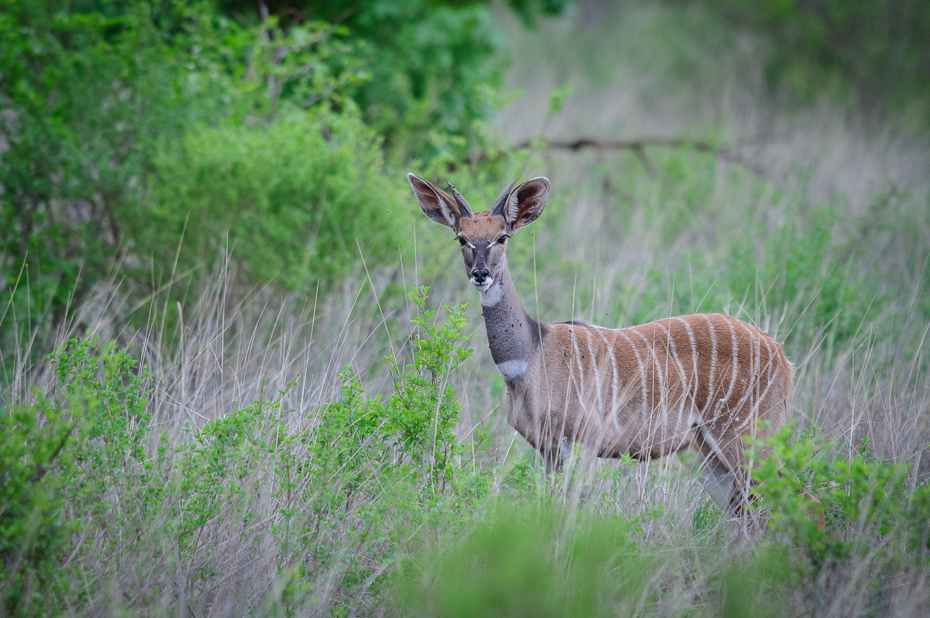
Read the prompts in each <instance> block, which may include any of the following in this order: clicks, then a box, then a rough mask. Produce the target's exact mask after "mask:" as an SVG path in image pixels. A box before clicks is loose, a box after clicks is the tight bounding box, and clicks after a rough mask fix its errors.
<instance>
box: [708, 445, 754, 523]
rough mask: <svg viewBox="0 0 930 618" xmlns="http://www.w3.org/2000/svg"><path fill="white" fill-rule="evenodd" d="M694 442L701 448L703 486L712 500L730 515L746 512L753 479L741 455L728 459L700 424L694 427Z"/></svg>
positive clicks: (741, 516)
mask: <svg viewBox="0 0 930 618" xmlns="http://www.w3.org/2000/svg"><path fill="white" fill-rule="evenodd" d="M694 445H695V447H696V448H697V450H698V451H700V453H701V455H702V458H703V462H702V463H701V471H702V472H703V478H702V481H703V484H704V489H705V490H706V491H707V493H709V494H710V496H711V498H712V499H713V501H714V502H715V503H716V504H717V506H718V507H720V510H722V511H724V512H725V513H727V514H728V515H730V516H732V517H736V518H738V519H740V520H743V519H746V517H747V516H748V514H749V513H748V507H749V505H750V504H751V502H752V501H753V493H752V481H751V479H750V476H749V472H748V470H746V469H745V467H744V465H743V464H744V463H745V462H743V461H742V458H736V457H732V458H733V459H737V461H734V462H731V461H729V460H728V458H727V456H726V453H724V452H723V451H722V450H721V449H720V446H719V445H718V444H717V441H716V440H714V438H713V436H712V435H711V434H710V433H709V432H708V430H707V429H705V428H703V427H698V428H696V429H695V438H694Z"/></svg>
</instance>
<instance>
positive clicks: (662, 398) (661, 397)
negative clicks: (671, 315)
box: [632, 328, 668, 423]
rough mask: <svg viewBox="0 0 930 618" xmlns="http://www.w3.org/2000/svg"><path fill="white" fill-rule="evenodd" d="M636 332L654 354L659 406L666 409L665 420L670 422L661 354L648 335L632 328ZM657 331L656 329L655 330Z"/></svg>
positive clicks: (648, 350) (650, 352)
mask: <svg viewBox="0 0 930 618" xmlns="http://www.w3.org/2000/svg"><path fill="white" fill-rule="evenodd" d="M632 330H633V332H634V333H636V334H637V335H639V338H640V339H642V340H643V343H645V344H646V351H647V352H648V353H649V354H651V355H652V362H653V364H654V365H655V368H656V375H658V376H659V406H660V407H662V408H663V409H664V412H665V417H666V418H665V421H664V422H666V423H667V422H668V406H666V405H665V395H666V393H665V376H664V375H663V373H662V367H661V366H660V365H659V356H658V355H657V354H656V351H655V348H653V347H651V346H650V345H649V340H648V339H646V335H644V334H642V333H641V332H639V331H638V330H636V328H634V329H632ZM653 332H655V330H653Z"/></svg>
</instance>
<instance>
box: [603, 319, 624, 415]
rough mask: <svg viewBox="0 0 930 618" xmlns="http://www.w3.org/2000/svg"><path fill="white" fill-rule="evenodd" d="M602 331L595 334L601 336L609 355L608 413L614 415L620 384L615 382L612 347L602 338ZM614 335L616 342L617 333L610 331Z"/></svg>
mask: <svg viewBox="0 0 930 618" xmlns="http://www.w3.org/2000/svg"><path fill="white" fill-rule="evenodd" d="M603 331H604V329H603V328H599V329H598V330H597V334H598V335H600V336H601V339H602V340H603V341H604V345H605V346H607V354H609V355H610V371H611V377H612V379H611V382H610V387H611V393H610V413H611V414H613V415H616V413H617V393H618V392H619V390H620V384H619V383H618V382H617V359H616V358H615V357H614V346H613V344H611V343H608V341H607V337H605V336H604V333H603ZM611 332H613V334H614V341H616V340H617V332H616V331H611Z"/></svg>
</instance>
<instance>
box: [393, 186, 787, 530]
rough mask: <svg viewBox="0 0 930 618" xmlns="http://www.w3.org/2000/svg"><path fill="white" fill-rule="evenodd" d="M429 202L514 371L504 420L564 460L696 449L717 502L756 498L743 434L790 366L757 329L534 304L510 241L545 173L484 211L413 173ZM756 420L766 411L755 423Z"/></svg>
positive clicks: (770, 402) (425, 204)
mask: <svg viewBox="0 0 930 618" xmlns="http://www.w3.org/2000/svg"><path fill="white" fill-rule="evenodd" d="M407 180H408V181H409V182H410V186H411V188H412V189H413V194H414V196H415V197H416V200H417V203H418V204H419V205H420V208H421V209H422V210H423V213H424V214H425V215H426V216H427V217H429V218H430V219H432V220H433V221H435V222H436V223H439V224H441V225H444V226H446V227H448V228H449V229H451V230H452V231H453V232H455V235H456V239H457V241H458V243H459V244H460V245H461V249H462V257H463V258H464V261H465V272H466V273H467V275H468V280H469V281H470V282H471V284H472V285H473V286H474V287H475V288H476V289H477V290H478V293H479V296H480V299H481V306H482V313H483V316H484V323H485V327H486V328H487V335H488V344H489V347H490V348H491V356H492V357H493V359H494V362H495V364H496V365H497V369H498V370H499V371H500V374H501V376H503V378H504V381H505V382H506V384H507V400H508V405H507V421H508V423H509V424H510V425H511V426H512V427H513V428H514V429H516V430H517V432H519V433H520V434H521V435H522V436H523V437H524V438H526V440H527V441H528V442H529V443H530V444H531V445H532V446H533V447H534V448H535V449H537V450H538V451H539V453H540V455H541V456H542V459H543V461H544V462H545V465H546V471H547V473H549V472H559V471H560V470H561V469H562V466H563V463H564V462H565V460H566V459H567V458H568V457H569V456H570V455H571V453H572V447H573V445H574V444H576V443H577V444H579V445H581V446H582V447H584V448H586V449H591V450H592V452H593V453H595V454H596V455H597V456H598V457H605V458H618V457H622V456H623V455H624V454H629V455H630V456H632V457H633V458H635V459H637V460H640V461H645V460H650V459H655V458H658V457H663V456H666V455H670V454H673V453H676V452H679V451H684V450H694V451H697V452H698V453H699V454H700V456H701V459H702V461H701V466H702V468H703V472H704V474H703V483H704V487H705V489H707V491H708V493H710V495H711V497H712V499H713V500H714V501H715V502H716V503H717V504H718V505H719V506H720V507H721V509H722V510H724V511H725V512H727V513H729V514H730V515H733V516H736V517H738V518H739V517H743V516H744V515H745V507H746V506H747V505H748V503H749V502H750V501H751V499H752V483H751V480H750V478H749V475H748V473H747V464H748V463H749V457H748V455H747V454H746V452H745V450H744V449H746V448H747V447H748V445H747V444H746V443H745V441H744V438H746V437H762V438H764V437H766V436H768V435H771V434H772V433H775V432H777V431H778V429H779V428H780V427H781V426H782V425H784V423H785V420H786V416H787V400H788V396H789V394H790V393H791V388H792V376H793V374H794V369H793V367H792V365H791V363H790V362H789V361H788V359H787V358H786V357H785V354H784V352H783V351H782V349H781V346H780V345H779V344H778V343H777V342H776V341H775V340H774V339H772V337H770V336H769V335H767V334H766V333H765V332H763V331H762V330H760V329H758V328H756V327H755V326H752V325H751V324H748V323H746V322H743V321H741V320H738V319H736V318H733V317H731V316H728V315H721V314H697V315H684V316H680V317H673V318H666V319H663V320H658V321H655V322H650V323H648V324H643V325H641V326H632V327H629V328H620V329H609V328H601V327H599V326H590V325H587V324H583V323H581V322H577V321H569V322H560V323H556V324H543V323H540V322H537V321H536V320H534V319H533V318H532V317H530V316H529V315H528V314H527V312H526V310H525V309H524V308H523V305H522V304H521V303H520V299H519V298H518V296H517V291H516V289H515V288H514V284H513V280H512V279H511V276H510V269H509V267H508V265H507V241H508V240H509V239H510V238H511V237H512V236H513V235H514V234H515V233H516V232H517V231H518V230H519V229H520V228H522V227H524V226H526V225H528V224H530V223H532V222H533V221H535V220H536V219H538V218H539V216H540V215H541V214H542V211H543V207H544V206H545V203H546V198H547V197H548V195H549V180H548V179H546V178H543V177H539V178H534V179H532V180H528V181H527V182H524V183H523V184H521V185H520V186H519V187H517V188H516V190H514V189H513V186H514V184H515V182H516V181H514V182H511V183H510V186H508V187H507V188H506V189H505V190H504V192H503V193H501V194H500V196H499V197H498V198H497V200H496V201H495V202H494V206H493V207H492V208H491V210H490V211H485V212H472V210H471V208H470V207H469V205H468V202H466V201H465V199H464V198H463V197H462V195H461V194H460V193H459V192H458V191H457V190H456V189H455V187H453V186H452V184H451V183H449V190H450V191H451V193H452V195H449V194H448V193H446V192H445V191H442V190H440V189H439V188H437V187H435V186H433V185H432V184H430V183H428V182H426V181H425V180H422V179H420V178H418V177H417V176H415V175H413V174H408V175H407ZM760 421H762V422H760Z"/></svg>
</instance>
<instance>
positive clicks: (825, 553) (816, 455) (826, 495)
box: [752, 425, 930, 580]
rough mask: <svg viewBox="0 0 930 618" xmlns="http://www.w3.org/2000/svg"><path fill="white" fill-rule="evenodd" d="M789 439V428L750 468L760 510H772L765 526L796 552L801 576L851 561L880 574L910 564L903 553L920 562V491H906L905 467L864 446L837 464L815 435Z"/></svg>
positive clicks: (834, 453) (923, 510)
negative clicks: (873, 566)
mask: <svg viewBox="0 0 930 618" xmlns="http://www.w3.org/2000/svg"><path fill="white" fill-rule="evenodd" d="M794 436H795V430H794V427H793V426H792V425H789V426H786V427H785V428H784V429H783V430H782V431H781V432H779V433H778V434H776V435H775V436H773V437H772V438H771V439H770V440H769V441H768V444H767V446H768V447H769V448H771V454H770V455H769V456H768V457H767V458H766V459H765V460H763V461H758V460H756V461H754V462H753V467H752V475H753V478H754V479H755V480H756V481H758V482H759V484H760V493H761V495H762V497H763V500H762V501H761V508H765V509H770V510H771V519H770V521H769V526H770V527H772V528H773V529H774V530H776V531H778V532H780V533H782V534H784V535H785V538H786V539H787V540H788V541H789V542H790V543H791V545H792V547H793V548H795V550H796V552H797V555H799V556H800V557H801V559H800V560H799V562H798V563H797V565H798V568H799V569H800V570H801V573H802V574H803V575H806V576H810V577H811V578H812V579H813V580H816V578H817V577H818V576H819V574H820V573H821V572H822V571H824V570H832V569H837V568H842V567H843V566H844V565H847V564H849V563H850V561H852V560H853V559H860V560H861V559H869V560H871V561H873V563H874V564H877V565H878V566H879V568H882V567H884V566H886V565H888V564H895V563H897V562H898V561H900V560H902V559H903V560H907V559H909V558H908V556H907V554H905V553H902V552H905V551H906V550H908V549H910V550H914V551H916V553H914V554H911V556H910V558H913V559H916V560H917V561H918V562H920V561H922V560H923V555H924V548H925V546H926V543H927V529H928V524H927V522H928V518H930V511H928V510H927V508H928V503H927V500H926V495H927V488H926V486H925V485H921V486H919V487H917V488H915V489H909V486H910V485H911V481H910V479H909V476H908V466H907V465H902V464H893V463H889V462H886V461H883V460H881V459H879V458H876V457H874V456H873V455H872V453H871V452H870V451H869V441H868V439H866V438H863V439H862V442H861V443H860V445H859V447H858V448H856V449H854V450H853V452H851V453H846V454H845V456H844V453H843V452H842V450H841V449H840V448H839V447H838V445H837V444H836V443H826V442H824V441H823V439H822V438H821V437H820V432H819V431H817V430H816V429H815V428H812V429H811V430H809V431H808V432H807V433H805V434H803V435H801V437H800V438H799V439H797V440H795V437H794ZM761 446H763V445H762V443H761V441H760V443H759V444H757V447H761ZM758 451H759V449H758V448H757V449H755V451H754V452H758ZM812 498H813V499H812Z"/></svg>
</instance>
